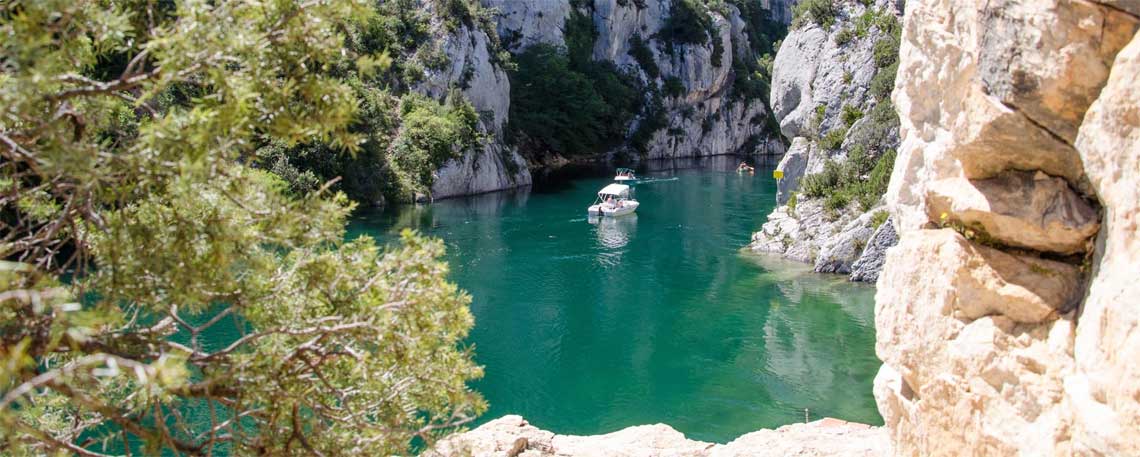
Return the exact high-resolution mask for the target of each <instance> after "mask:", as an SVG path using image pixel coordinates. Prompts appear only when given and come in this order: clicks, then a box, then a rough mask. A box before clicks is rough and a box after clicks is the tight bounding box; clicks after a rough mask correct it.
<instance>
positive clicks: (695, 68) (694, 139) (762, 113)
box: [483, 0, 793, 159]
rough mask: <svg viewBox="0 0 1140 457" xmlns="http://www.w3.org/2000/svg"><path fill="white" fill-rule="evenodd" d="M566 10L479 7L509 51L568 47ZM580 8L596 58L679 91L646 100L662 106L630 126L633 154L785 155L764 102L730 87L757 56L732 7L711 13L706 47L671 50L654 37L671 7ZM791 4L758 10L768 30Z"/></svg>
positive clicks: (776, 0)
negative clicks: (744, 63)
mask: <svg viewBox="0 0 1140 457" xmlns="http://www.w3.org/2000/svg"><path fill="white" fill-rule="evenodd" d="M678 1H680V0H678ZM571 3H572V2H570V0H553V1H544V2H529V1H521V0H483V4H484V6H486V7H487V8H490V9H492V10H493V11H496V15H497V17H498V27H499V28H498V31H499V34H500V36H502V37H503V42H504V43H505V46H507V47H508V49H509V50H511V51H512V52H519V51H522V50H524V49H526V48H527V47H529V46H533V45H535V44H538V43H546V44H552V45H556V46H563V45H565V42H564V37H563V31H562V29H563V27H564V24H565V21H566V20H567V18H568V17H569V15H570V13H571V11H572V9H573V7H572V6H571V5H570V4H571ZM581 3H583V4H582V5H580V6H579V11H580V12H582V13H584V14H587V15H588V16H589V17H590V18H591V19H592V21H593V24H594V29H595V31H596V32H597V36H596V39H595V42H594V49H593V59H595V60H601V61H609V62H613V63H614V64H615V65H616V66H617V67H618V68H621V69H629V70H632V71H635V72H636V73H637V74H638V75H639V77H640V79H641V80H642V81H643V82H644V83H645V84H646V85H648V86H651V87H654V88H663V87H664V86H665V85H666V81H670V82H671V83H674V84H676V83H679V84H681V87H680V93H675V94H673V95H666V96H664V97H661V99H660V100H653V99H652V97H650V94H646V95H647V97H646V103H647V105H651V104H653V103H661V104H662V105H663V106H661V107H660V108H659V110H660V111H661V112H657V111H654V110H653V109H647V110H646V111H645V112H643V113H642V116H641V117H640V118H639V120H638V121H635V123H634V125H632V126H631V128H630V131H629V135H628V137H629V138H632V137H633V136H635V135H644V136H646V137H647V138H646V139H642V140H639V141H640V142H641V143H644V144H642V145H639V146H638V148H640V149H641V150H640V151H637V152H638V154H637V155H640V156H641V157H644V158H649V159H657V158H676V157H698V156H707V155H718V154H731V153H738V152H739V153H747V154H752V153H773V154H779V153H782V152H783V150H784V146H783V144H782V142H781V141H779V138H777V137H776V136H775V135H773V134H772V133H773V132H772V131H771V129H770V128H768V127H767V124H766V121H767V116H768V110H767V108H766V106H765V103H764V101H763V100H762V99H761V98H760V97H753V96H746V95H744V94H742V93H741V92H740V91H737V90H734V89H737V88H738V87H734V83H735V82H736V81H737V77H738V76H743V75H736V74H734V73H733V68H734V67H733V59H734V58H749V59H755V58H756V57H757V56H753V55H751V47H750V43H749V32H750V30H749V27H754V26H753V25H750V24H747V23H746V22H745V20H744V19H743V18H742V17H741V13H740V11H739V10H738V9H737V8H736V7H735V6H732V5H730V4H726V5H725V6H724V8H723V10H712V11H710V12H709V16H710V18H711V21H712V27H711V28H710V30H709V31H708V33H709V39H708V42H706V43H703V44H697V43H690V44H676V45H673V44H669V43H666V42H665V40H664V39H662V38H659V37H660V36H661V35H662V29H663V28H664V27H666V26H667V23H668V19H669V17H670V15H671V14H672V9H673V6H674V1H672V0H593V1H591V2H581ZM792 3H793V2H792V1H790V0H770V1H766V2H764V3H763V5H761V6H762V7H763V8H766V11H767V14H769V15H770V17H771V18H772V19H773V22H772V23H771V26H772V27H783V26H784V25H783V24H786V22H781V21H786V20H790V17H789V12H790V9H791V7H790V5H791V4H792ZM637 41H640V42H642V43H644V46H645V48H644V52H647V53H648V55H647V56H643V57H641V60H639V58H638V57H635V54H637V51H638V50H635V49H633V46H634V45H633V43H634V42H637ZM734 51H736V52H734ZM645 57H648V60H645ZM646 67H652V68H646ZM658 90H660V89H658ZM651 117H652V118H653V119H649V118H651ZM646 123H653V124H654V125H653V127H651V128H649V129H648V131H647V132H642V133H640V134H639V133H637V130H638V128H639V127H641V126H643V125H649V124H646ZM627 139H628V138H627ZM624 148H625V146H623V147H622V148H619V149H617V150H614V151H610V152H609V155H610V156H612V155H613V154H614V153H616V152H619V151H620V150H621V149H624Z"/></svg>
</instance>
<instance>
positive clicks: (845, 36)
mask: <svg viewBox="0 0 1140 457" xmlns="http://www.w3.org/2000/svg"><path fill="white" fill-rule="evenodd" d="M853 38H855V32H853V31H851V29H850V28H848V27H844V28H843V29H841V30H840V31H839V33H836V34H835V44H836V45H838V46H843V45H845V44H847V43H850V42H851V40H852V39H853Z"/></svg>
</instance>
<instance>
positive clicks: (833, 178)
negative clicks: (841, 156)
mask: <svg viewBox="0 0 1140 457" xmlns="http://www.w3.org/2000/svg"><path fill="white" fill-rule="evenodd" d="M843 174H844V170H843V167H842V166H841V165H840V164H839V163H838V162H836V161H834V160H831V159H827V161H825V162H824V163H823V171H821V172H819V173H815V174H811V175H807V176H804V178H803V180H801V181H800V192H802V193H803V194H804V196H805V197H809V198H819V197H823V196H826V195H827V194H829V193H831V192H832V191H834V190H835V189H836V188H838V187H839V185H840V183H841V182H842V179H841V177H842V175H843Z"/></svg>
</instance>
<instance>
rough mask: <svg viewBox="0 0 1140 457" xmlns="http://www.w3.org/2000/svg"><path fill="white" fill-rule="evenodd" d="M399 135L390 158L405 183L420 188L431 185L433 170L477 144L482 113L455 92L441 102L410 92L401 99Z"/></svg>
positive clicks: (394, 141)
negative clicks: (477, 126) (401, 121)
mask: <svg viewBox="0 0 1140 457" xmlns="http://www.w3.org/2000/svg"><path fill="white" fill-rule="evenodd" d="M400 118H401V119H402V120H403V123H402V126H401V128H400V132H399V135H397V136H396V138H395V139H394V140H393V141H392V151H391V153H390V161H391V163H392V166H393V167H394V168H395V169H396V173H397V175H398V176H400V177H401V178H402V179H403V180H404V181H405V182H408V183H414V184H415V185H416V187H420V189H418V190H426V189H427V188H429V187H431V184H432V173H434V172H435V171H436V170H437V169H439V167H440V166H442V165H443V164H444V163H446V162H447V161H448V160H450V159H452V158H455V157H457V156H458V155H459V154H460V153H461V152H462V151H463V150H465V149H467V148H469V147H472V146H474V145H475V142H476V140H477V130H476V125H477V124H478V122H479V115H478V114H476V113H475V108H473V107H472V106H471V104H470V103H468V102H467V101H466V100H463V98H462V96H461V95H459V94H458V93H454V94H452V95H451V96H449V97H448V99H447V102H446V103H444V104H440V103H438V102H436V101H435V100H432V99H431V98H428V97H427V96H424V95H420V94H417V93H414V92H413V93H409V94H406V95H404V96H403V97H402V98H401V99H400Z"/></svg>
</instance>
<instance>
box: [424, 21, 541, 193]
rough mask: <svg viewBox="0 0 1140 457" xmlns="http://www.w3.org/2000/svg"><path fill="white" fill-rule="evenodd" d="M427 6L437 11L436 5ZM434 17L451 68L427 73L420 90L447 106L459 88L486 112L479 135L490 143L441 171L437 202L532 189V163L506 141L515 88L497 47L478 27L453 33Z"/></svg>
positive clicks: (434, 189)
mask: <svg viewBox="0 0 1140 457" xmlns="http://www.w3.org/2000/svg"><path fill="white" fill-rule="evenodd" d="M424 6H425V8H433V5H432V3H431V2H427V3H425V5H424ZM432 16H433V18H434V20H433V21H432V29H433V30H434V31H433V32H432V35H433V36H441V37H442V38H441V39H440V40H438V41H437V42H436V43H435V44H436V45H437V46H439V48H440V51H441V53H442V54H443V55H445V56H446V63H445V64H444V65H442V66H440V67H439V68H429V69H427V70H425V74H424V78H423V81H421V82H420V83H419V84H418V85H417V86H416V87H415V90H416V91H418V92H420V93H423V94H426V95H429V96H431V97H433V98H436V99H438V100H441V101H442V100H443V99H445V98H446V97H447V95H448V93H449V92H450V91H451V90H452V89H459V90H460V92H461V93H462V94H463V96H464V98H466V99H467V100H468V101H470V102H471V105H472V107H474V108H475V110H476V111H477V112H479V113H480V120H479V130H480V132H481V133H482V134H483V135H485V136H486V137H487V140H486V141H484V144H483V145H482V147H478V148H475V149H472V150H469V151H464V152H463V154H462V155H461V156H460V157H459V158H457V159H453V160H450V161H448V162H447V163H446V164H444V166H443V168H441V169H439V170H438V171H437V172H436V175H435V181H434V182H433V183H432V187H431V193H432V195H431V197H432V198H448V197H457V196H462V195H471V194H478V193H483V192H491V191H496V190H503V189H510V188H514V187H521V186H527V185H530V183H531V176H530V171H529V170H528V169H527V166H526V161H525V160H523V158H522V157H521V156H520V155H519V154H518V151H517V149H516V148H514V147H512V146H510V145H508V144H506V142H505V141H503V138H504V128H506V123H507V114H508V111H509V110H510V103H511V98H510V97H511V83H510V80H509V79H508V78H507V73H506V71H505V70H504V69H503V67H502V65H501V64H499V63H498V62H496V61H495V60H494V59H493V56H494V53H495V52H496V51H497V49H496V48H495V44H494V42H493V41H492V40H491V39H490V37H489V36H488V35H487V32H486V31H484V30H482V29H480V28H479V27H477V26H476V25H475V24H467V23H461V24H459V25H458V26H457V27H455V28H454V30H449V28H448V27H447V26H446V25H444V21H443V20H442V17H441V15H440V14H433V15H432Z"/></svg>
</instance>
